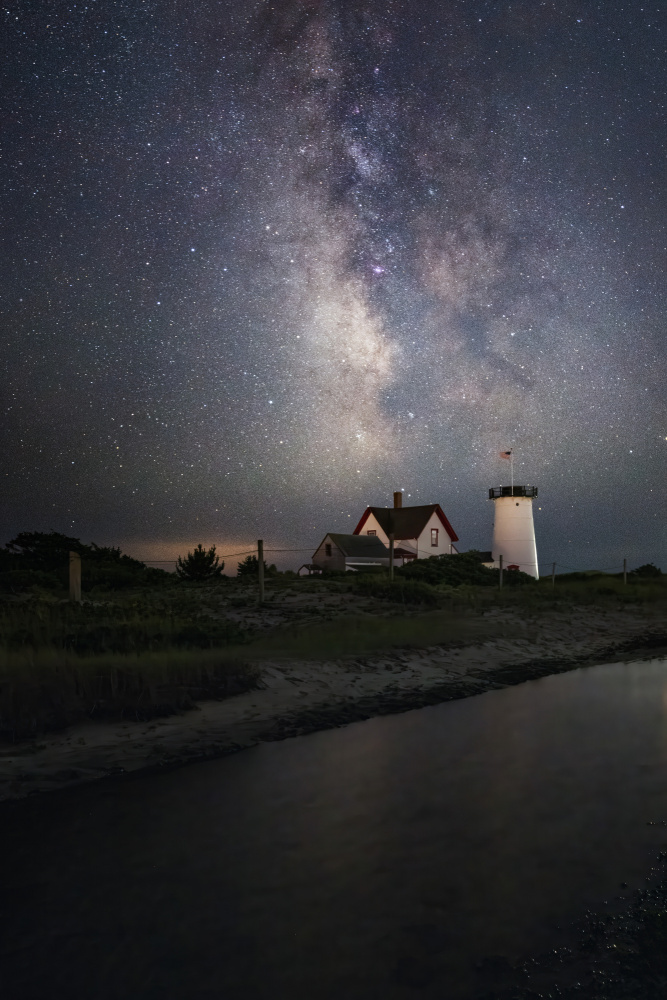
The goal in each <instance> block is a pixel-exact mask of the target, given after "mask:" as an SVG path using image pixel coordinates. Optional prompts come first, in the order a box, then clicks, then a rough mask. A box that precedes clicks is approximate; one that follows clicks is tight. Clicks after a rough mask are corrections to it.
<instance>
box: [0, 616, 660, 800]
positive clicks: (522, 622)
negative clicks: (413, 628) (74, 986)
mask: <svg viewBox="0 0 667 1000" xmlns="http://www.w3.org/2000/svg"><path fill="white" fill-rule="evenodd" d="M502 623H503V625H504V626H505V627H507V626H508V625H509V626H510V628H512V627H514V628H515V629H516V638H512V639H508V638H506V637H500V638H497V639H492V640H490V641H489V640H487V641H483V642H479V641H478V642H471V643H467V644H463V645H462V644H459V645H455V646H447V645H440V646H430V647H426V648H403V649H394V650H393V651H391V652H385V653H381V654H373V655H365V656H363V657H355V658H352V657H348V658H345V659H338V660H320V661H317V660H295V659H286V660H277V659H274V660H264V661H257V666H258V667H259V668H260V672H261V687H260V688H259V689H256V690H252V691H248V692H245V693H244V694H239V695H235V696H233V697H231V698H227V699H225V700H223V701H205V702H200V703H199V704H198V705H197V707H196V708H194V709H191V710H188V711H185V712H184V713H182V714H179V715H171V716H167V717H163V718H156V719H152V720H149V721H144V722H135V721H132V722H130V721H127V720H125V721H121V722H92V721H87V722H85V723H80V724H77V725H74V726H71V727H70V728H68V729H66V730H62V731H60V732H58V733H50V734H46V735H45V736H43V737H41V738H38V739H36V740H35V739H33V740H30V741H23V742H20V743H16V744H3V745H1V746H0V801H8V800H17V799H22V798H25V797H27V796H29V795H33V794H36V793H43V792H47V791H53V790H57V789H61V788H68V787H73V786H75V785H80V784H84V783H87V782H89V781H96V780H99V779H101V778H111V777H115V776H126V775H129V774H137V773H140V772H151V771H156V770H160V771H162V770H164V769H166V768H173V767H180V766H184V765H186V764H189V763H195V762H197V761H204V760H210V759H214V758H216V757H222V756H226V755H228V754H230V753H236V752H238V751H240V750H244V749H247V748H249V747H252V746H257V745H258V744H260V743H267V742H273V741H276V740H282V739H288V738H290V737H293V736H300V735H306V734H307V733H312V732H316V731H318V730H323V729H331V728H335V727H338V726H344V725H348V724H349V723H351V722H359V721H363V720H365V719H368V718H371V717H374V716H379V715H388V714H394V713H400V712H406V711H411V710H413V709H416V708H423V707H426V706H427V705H435V704H440V703H442V702H445V701H452V700H456V699H459V698H466V697H471V696H473V695H476V694H482V693H484V692H485V691H491V690H496V689H498V688H503V687H509V686H512V685H514V684H520V683H523V682H524V681H527V680H536V679H539V678H541V677H546V676H548V675H551V674H556V673H562V672H564V671H567V670H574V669H578V668H580V667H585V666H594V665H599V664H602V663H610V662H623V661H627V662H630V661H632V660H637V659H649V658H650V659H655V658H660V657H662V656H665V655H667V620H665V618H664V615H660V614H649V613H647V612H646V611H643V610H642V611H639V610H637V609H629V610H615V611H613V612H612V611H611V610H603V609H601V608H595V607H589V608H577V609H568V610H550V611H548V612H542V613H540V614H533V615H530V614H522V613H520V612H517V611H510V612H508V611H503V612H502ZM527 636H530V638H527Z"/></svg>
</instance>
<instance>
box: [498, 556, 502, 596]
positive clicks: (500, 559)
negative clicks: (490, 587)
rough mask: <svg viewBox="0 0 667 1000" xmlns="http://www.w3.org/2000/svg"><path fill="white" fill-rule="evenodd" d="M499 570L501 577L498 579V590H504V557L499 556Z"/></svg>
mask: <svg viewBox="0 0 667 1000" xmlns="http://www.w3.org/2000/svg"><path fill="white" fill-rule="evenodd" d="M498 568H499V569H500V576H499V577H498V589H499V590H502V589H503V557H502V556H498Z"/></svg>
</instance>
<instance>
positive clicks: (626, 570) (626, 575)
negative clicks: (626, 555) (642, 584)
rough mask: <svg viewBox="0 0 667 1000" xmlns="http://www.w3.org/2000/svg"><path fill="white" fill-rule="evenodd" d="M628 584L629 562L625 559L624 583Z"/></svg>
mask: <svg viewBox="0 0 667 1000" xmlns="http://www.w3.org/2000/svg"><path fill="white" fill-rule="evenodd" d="M627 582H628V560H627V559H624V560H623V583H624V584H627Z"/></svg>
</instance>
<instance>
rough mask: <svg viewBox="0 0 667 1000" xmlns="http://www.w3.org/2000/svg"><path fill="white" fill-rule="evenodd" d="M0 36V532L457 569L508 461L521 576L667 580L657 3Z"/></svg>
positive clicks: (67, 14)
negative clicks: (591, 574) (412, 531)
mask: <svg viewBox="0 0 667 1000" xmlns="http://www.w3.org/2000/svg"><path fill="white" fill-rule="evenodd" d="M2 16H3V18H4V22H5V23H4V29H5V30H4V32H3V36H4V41H3V43H2V45H3V51H2V73H3V81H2V92H3V99H2V118H1V122H2V129H1V132H2V136H3V157H2V164H3V166H2V180H1V185H2V205H3V211H2V227H3V232H2V237H3V267H2V276H1V278H0V295H1V312H2V337H1V345H2V346H1V348H0V357H1V362H2V370H3V379H2V385H3V406H4V420H3V422H2V454H3V457H4V462H3V464H4V467H5V468H4V475H3V484H4V485H3V493H2V511H3V534H4V538H3V539H2V540H3V541H5V540H7V539H9V538H10V537H12V536H13V535H14V534H15V533H16V532H17V531H20V530H49V529H55V530H57V531H62V532H65V533H67V534H72V535H75V536H77V537H80V538H81V539H82V540H84V541H91V540H92V541H96V542H98V543H100V544H101V543H114V544H120V545H122V546H123V547H124V548H125V549H126V550H128V551H130V552H131V553H132V554H136V555H139V556H142V555H146V556H152V557H154V558H157V557H159V556H161V555H162V556H165V555H171V554H172V553H175V552H178V551H183V550H184V548H185V547H186V546H188V545H190V546H191V545H192V544H195V543H196V542H198V541H202V542H205V543H207V544H210V543H213V542H215V543H217V545H218V548H219V550H220V551H222V552H228V551H234V550H235V548H239V547H240V548H243V546H244V544H246V543H247V542H249V541H250V540H251V539H255V538H257V537H263V538H264V539H265V544H266V545H267V547H269V548H271V547H275V548H279V547H285V548H300V547H303V549H304V552H303V553H298V552H296V553H293V554H289V555H286V556H285V557H284V558H283V559H282V560H281V562H282V564H283V565H285V566H292V567H294V568H296V566H297V565H299V564H300V563H301V562H303V561H305V560H306V559H307V558H308V555H309V553H310V552H312V551H313V549H314V548H315V545H316V544H317V543H318V542H319V541H320V540H321V538H322V536H323V535H324V533H325V532H326V531H336V530H338V531H351V530H352V529H353V526H354V525H355V524H356V522H357V520H358V519H359V517H360V515H361V513H362V512H363V510H364V508H365V506H366V504H367V503H371V504H382V505H389V504H390V503H391V494H392V491H393V490H395V489H401V488H402V489H404V490H405V500H404V503H405V504H410V503H435V502H439V503H440V504H441V505H442V507H443V509H444V511H445V513H446V514H447V516H448V517H449V519H450V521H451V522H452V524H453V526H454V528H455V530H456V531H457V533H458V535H459V537H460V548H462V549H467V548H473V547H475V548H482V549H488V548H490V545H491V523H492V515H493V511H492V509H491V504H490V503H489V501H488V500H487V496H488V487H489V486H493V485H497V484H500V483H501V482H507V481H508V475H509V467H508V463H507V462H503V461H502V460H501V459H499V457H498V452H499V451H500V450H502V449H505V448H513V449H514V450H515V455H516V464H515V481H516V482H519V483H529V484H536V485H537V486H538V487H539V490H540V497H539V500H538V501H537V503H536V504H535V520H536V533H537V544H538V555H539V559H540V563H541V564H543V565H542V569H543V571H544V570H545V569H547V568H548V569H549V571H550V563H551V561H552V560H556V561H557V562H558V563H559V564H560V566H562V567H569V566H571V567H575V568H591V567H598V568H606V567H609V568H612V567H616V568H620V563H621V562H622V560H623V557H624V556H625V557H627V558H628V561H629V565H630V566H632V565H637V564H639V563H643V562H647V561H649V560H651V561H654V562H656V563H657V564H658V565H661V564H662V568H663V570H667V544H666V541H665V523H666V520H667V510H666V504H665V494H666V493H667V490H666V489H665V486H666V483H667V477H666V475H665V472H666V464H667V463H666V461H665V460H666V457H667V414H666V413H665V401H666V397H667V392H666V390H665V386H666V384H667V379H666V372H665V367H666V366H665V350H664V345H665V332H666V331H665V327H666V323H667V320H666V316H667V311H666V308H665V307H666V304H667V303H666V299H667V286H666V284H665V279H664V273H665V263H666V260H667V250H666V247H667V234H666V221H667V204H666V201H667V199H666V194H665V192H666V183H667V176H666V169H665V162H666V160H665V145H666V141H665V140H666V137H667V121H666V115H665V89H666V83H667V73H666V69H665V30H664V28H665V19H664V11H663V10H661V9H660V5H659V4H657V3H653V2H650V0H646V2H645V3H644V6H643V7H639V6H636V5H635V4H631V3H618V2H614V0H605V2H600V3H584V2H583V0H580V2H578V3H574V2H570V0H559V2H557V3H551V2H547V3H539V2H537V0H513V2H459V3H456V2H448V3H443V2H426V0H410V2H404V0H357V2H348V0H337V2H333V0H330V2H326V0H321V2H318V0H310V2H308V0H301V2H297V0H291V2H290V0H288V2H280V0H276V2H274V3H263V2H262V3H260V2H254V3H253V2H248V3H242V2H240V0H235V2H229V3H226V2H213V0H205V2H197V0H188V2H185V0H170V2H166V0H165V2H159V0H155V2H145V3H141V2H139V0H115V2H114V0H106V2H97V3H96V2H94V0H88V2H87V3H79V4H72V3H62V2H60V0H49V2H48V3H44V2H35V3H29V2H20V3H11V4H8V5H6V6H5V7H4V8H3V15H2ZM538 508H541V509H538ZM274 559H275V557H272V559H271V561H274ZM233 561H234V560H233ZM233 561H232V562H233ZM547 564H548V566H547Z"/></svg>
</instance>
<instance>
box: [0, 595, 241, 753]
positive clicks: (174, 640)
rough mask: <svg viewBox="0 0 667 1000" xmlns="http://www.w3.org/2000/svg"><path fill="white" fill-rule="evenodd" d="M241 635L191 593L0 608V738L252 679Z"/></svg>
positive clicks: (151, 710)
mask: <svg viewBox="0 0 667 1000" xmlns="http://www.w3.org/2000/svg"><path fill="white" fill-rule="evenodd" d="M245 640H246V633H245V632H244V631H243V630H242V629H240V628H239V627H238V625H236V624H234V623H233V622H225V621H220V620H218V619H216V618H214V617H212V616H211V612H210V609H209V608H207V607H206V606H205V602H203V601H202V595H201V594H199V595H197V594H195V593H194V592H190V593H187V592H186V593H183V592H177V593H176V595H175V596H174V597H172V599H171V600H170V599H169V598H168V597H160V598H159V599H156V597H155V596H154V595H151V594H145V595H137V594H135V595H133V596H129V597H127V598H126V599H124V600H122V601H118V600H116V601H115V602H111V601H101V602H96V603H85V604H81V605H79V604H73V603H70V602H68V601H60V600H55V599H53V598H48V599H45V598H41V599H40V598H36V597H33V598H30V599H28V600H20V601H17V600H13V601H12V600H5V601H3V602H2V603H1V604H0V739H4V740H16V739H23V738H26V737H30V736H34V735H38V734H39V733H43V732H47V731H49V730H53V729H59V728H63V727H64V726H67V725H69V724H71V723H73V722H76V721H79V720H81V719H83V718H86V717H88V718H93V719H95V718H107V719H108V718H124V717H130V718H136V719H146V718H150V717H152V716H155V715H165V714H169V713H171V712H175V711H180V710H183V709H185V708H189V707H191V706H192V705H193V704H194V702H195V701H196V700H197V699H201V698H221V697H228V696H229V695H232V694H236V693H238V692H241V691H246V690H248V689H250V688H252V687H253V686H255V685H256V684H257V682H258V675H257V671H256V670H255V669H254V668H252V667H250V666H249V665H248V664H247V663H245V662H244V661H243V660H242V659H241V658H240V657H239V655H238V653H237V654H235V655H230V654H229V652H228V650H229V647H230V646H231V645H232V644H234V646H235V647H236V648H237V649H238V648H239V646H240V645H241V644H242V643H243V642H245Z"/></svg>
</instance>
